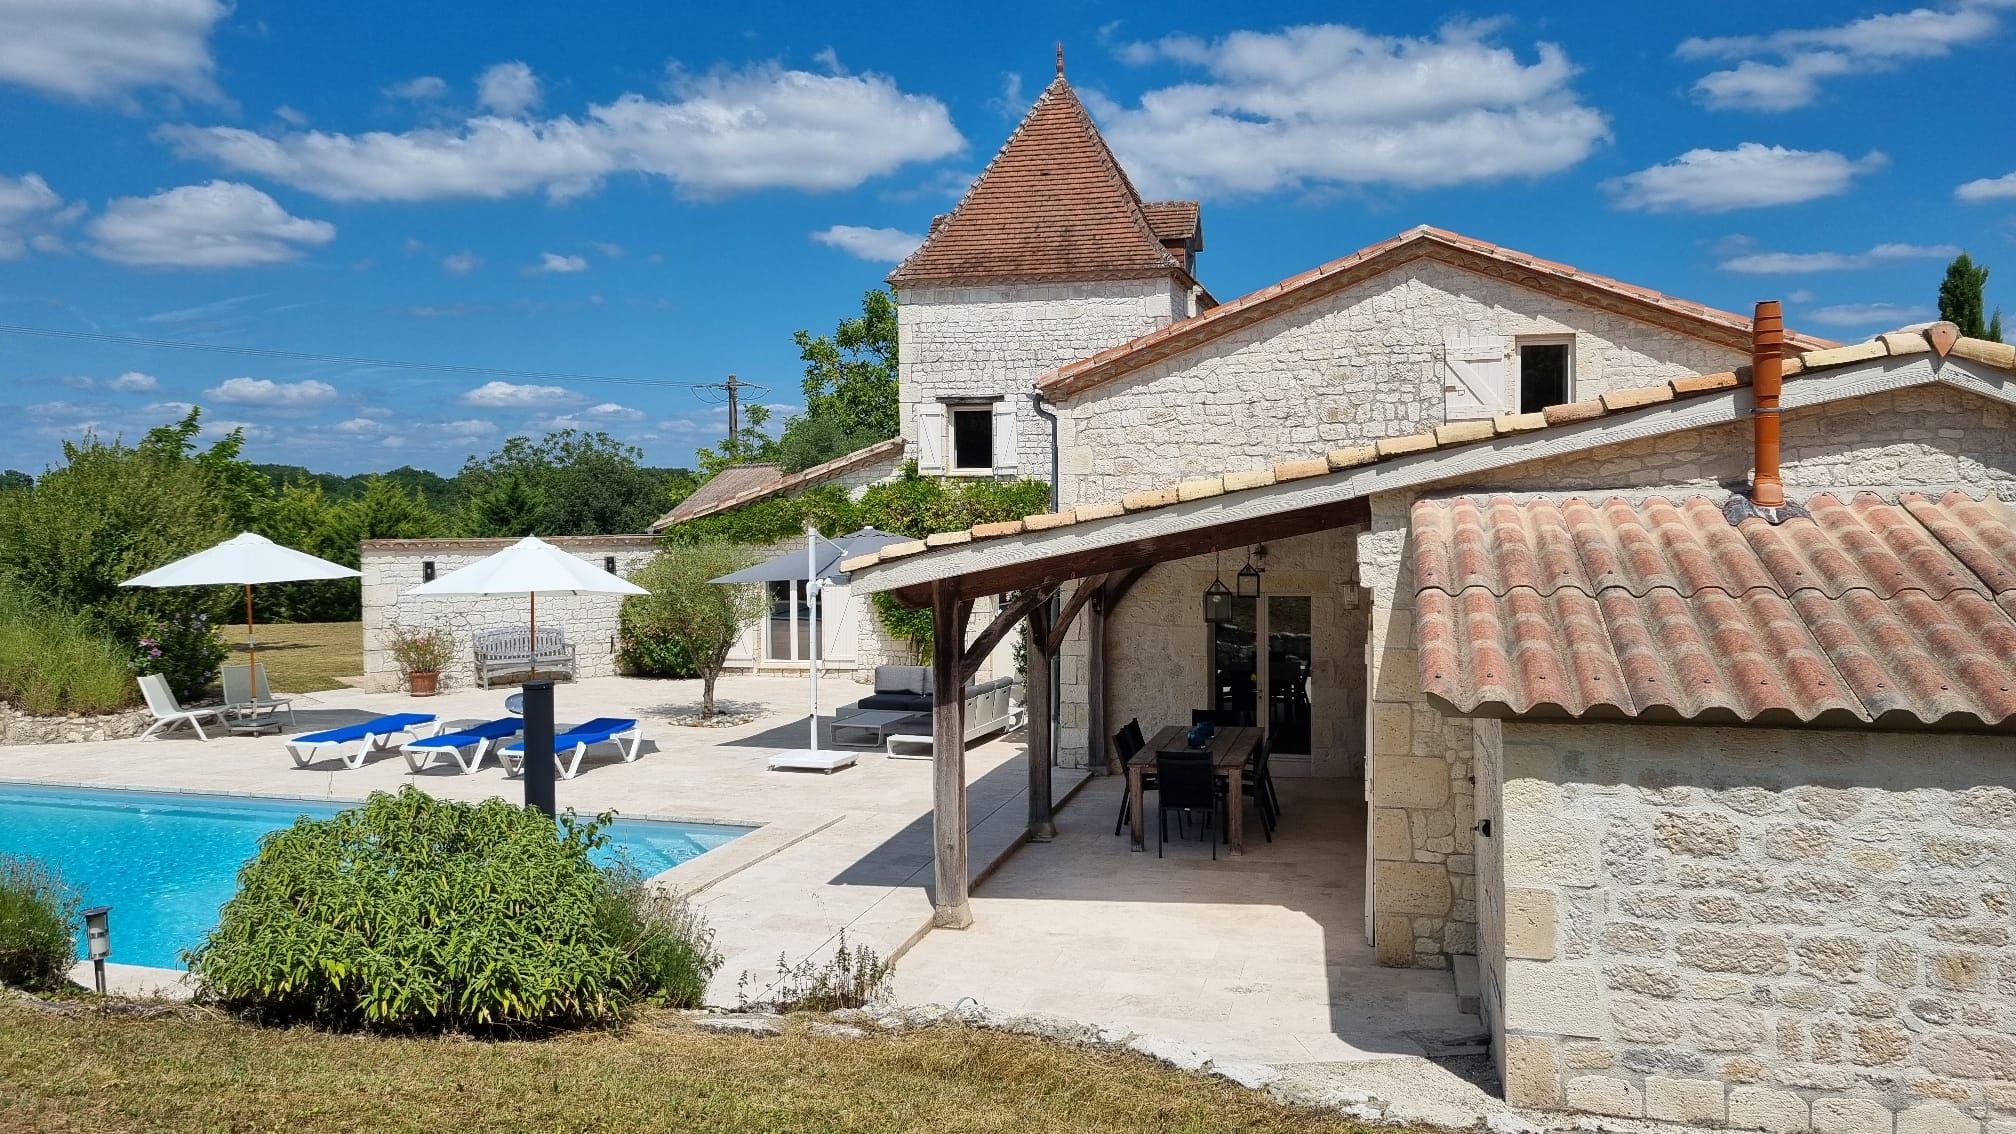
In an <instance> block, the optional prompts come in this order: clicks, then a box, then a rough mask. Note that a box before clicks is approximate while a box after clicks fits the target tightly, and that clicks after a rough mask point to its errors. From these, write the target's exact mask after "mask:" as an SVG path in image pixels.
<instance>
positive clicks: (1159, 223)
mask: <svg viewBox="0 0 2016 1134" xmlns="http://www.w3.org/2000/svg"><path fill="white" fill-rule="evenodd" d="M1141 211H1142V212H1143V213H1145V214H1147V217H1148V227H1149V228H1152V229H1154V230H1155V235H1156V236H1157V237H1159V238H1160V239H1162V240H1164V241H1172V240H1174V241H1182V242H1184V243H1186V244H1187V243H1189V242H1190V241H1191V240H1193V239H1194V240H1196V241H1197V245H1196V247H1197V251H1199V252H1202V251H1203V250H1204V241H1203V239H1202V237H1201V235H1200V233H1199V232H1198V225H1197V202H1195V201H1143V202H1142V203H1141Z"/></svg>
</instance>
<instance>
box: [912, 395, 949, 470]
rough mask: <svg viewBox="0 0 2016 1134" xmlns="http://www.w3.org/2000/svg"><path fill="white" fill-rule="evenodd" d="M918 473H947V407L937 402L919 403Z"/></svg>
mask: <svg viewBox="0 0 2016 1134" xmlns="http://www.w3.org/2000/svg"><path fill="white" fill-rule="evenodd" d="M917 471H918V472H920V473H929V474H931V475H932V476H942V475H943V474H944V472H945V407H944V406H942V405H939V404H938V403H937V402H918V403H917Z"/></svg>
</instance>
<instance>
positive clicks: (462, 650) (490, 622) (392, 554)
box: [362, 535, 657, 692]
mask: <svg viewBox="0 0 2016 1134" xmlns="http://www.w3.org/2000/svg"><path fill="white" fill-rule="evenodd" d="M515 542H516V541H515V540H509V539H428V540H420V539H387V540H366V541H365V542H364V545H363V567H362V570H363V572H364V579H363V589H364V681H365V688H367V689H371V690H374V691H378V692H384V691H388V690H396V689H399V688H400V687H401V681H400V677H399V670H398V667H397V666H395V665H394V664H393V662H392V655H391V653H390V651H388V650H387V649H386V648H385V642H384V633H385V631H386V630H387V629H388V628H390V627H392V626H394V625H405V626H419V625H423V624H434V625H438V626H440V627H441V628H443V629H445V630H447V631H448V632H449V633H451V634H452V635H454V637H455V661H454V664H453V666H452V667H451V668H450V669H448V670H446V671H444V672H443V673H442V675H441V680H442V682H443V684H444V687H447V688H456V687H461V686H466V685H469V684H472V683H474V681H475V672H476V670H475V664H474V662H473V660H472V658H473V652H474V648H475V634H476V631H478V630H487V629H490V628H493V627H498V626H523V625H524V624H525V621H526V609H527V603H526V600H525V596H523V595H495V596H481V595H426V596H419V597H416V596H412V595H407V594H405V593H404V592H405V591H407V590H409V589H411V588H413V587H417V586H419V585H420V583H421V581H422V577H421V572H422V567H421V565H422V563H424V562H425V561H428V560H432V561H433V563H434V572H435V576H436V577H437V578H438V577H440V576H442V575H446V574H447V573H448V572H450V571H454V570H457V569H458V568H462V567H467V566H468V565H469V564H471V563H474V562H476V561H477V560H479V559H482V558H483V557H484V556H486V555H490V554H493V553H495V552H498V551H502V550H503V549H504V548H506V547H509V546H510V545H511V544H513V543H515ZM547 542H548V543H552V544H555V545H557V546H559V547H562V548H564V549H566V550H567V551H570V552H572V553H573V554H575V555H578V556H580V557H581V558H582V559H584V560H586V561H587V562H589V563H591V564H593V565H594V566H595V567H596V568H597V569H598V570H599V569H600V568H601V567H602V565H603V558H604V557H605V556H610V555H613V556H615V557H616V571H617V573H618V574H621V575H628V574H629V573H630V572H632V571H635V570H636V569H637V568H639V567H642V566H643V565H644V564H645V562H646V561H648V560H649V559H650V558H651V555H652V553H653V552H654V551H655V550H656V549H657V540H656V539H654V538H653V537H651V536H642V535H620V536H555V537H551V538H549V539H548V540H547ZM622 606H623V600H622V598H621V596H618V595H582V596H579V597H573V598H569V597H563V596H557V595H549V596H544V597H542V598H540V600H539V624H540V625H541V626H562V627H565V628H566V631H567V640H568V641H570V642H572V643H574V653H575V664H576V669H575V675H576V676H577V677H605V676H608V675H609V674H612V673H615V672H616V654H615V648H616V621H617V616H618V614H619V612H620V611H621V610H622Z"/></svg>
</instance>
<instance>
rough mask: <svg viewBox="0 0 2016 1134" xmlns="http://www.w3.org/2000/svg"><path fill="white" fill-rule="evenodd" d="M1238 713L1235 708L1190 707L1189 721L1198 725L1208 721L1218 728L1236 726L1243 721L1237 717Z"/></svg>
mask: <svg viewBox="0 0 2016 1134" xmlns="http://www.w3.org/2000/svg"><path fill="white" fill-rule="evenodd" d="M1240 715H1241V714H1240V712H1239V710H1237V709H1192V710H1190V723H1191V724H1193V725H1200V724H1205V723H1207V722H1208V723H1210V724H1214V725H1217V726H1218V727H1219V728H1238V727H1239V726H1240V725H1242V724H1244V723H1245V722H1243V721H1241V720H1240V719H1239V718H1240Z"/></svg>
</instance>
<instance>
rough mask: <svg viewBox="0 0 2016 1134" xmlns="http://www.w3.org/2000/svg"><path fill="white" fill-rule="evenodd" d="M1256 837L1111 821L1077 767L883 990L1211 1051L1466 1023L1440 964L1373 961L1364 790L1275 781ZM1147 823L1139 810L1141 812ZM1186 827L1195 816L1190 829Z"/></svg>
mask: <svg viewBox="0 0 2016 1134" xmlns="http://www.w3.org/2000/svg"><path fill="white" fill-rule="evenodd" d="M1279 783H1280V787H1281V790H1282V795H1283V800H1282V807H1283V811H1284V814H1283V816H1282V825H1281V828H1280V830H1278V831H1277V832H1276V833H1275V841H1274V842H1272V843H1269V842H1267V841H1265V840H1264V839H1263V838H1261V837H1260V831H1259V824H1258V821H1257V820H1254V819H1252V818H1251V816H1250V815H1249V823H1248V829H1249V831H1250V832H1251V834H1250V836H1249V838H1248V840H1247V843H1246V851H1247V853H1246V854H1245V855H1244V856H1243V857H1240V858H1233V857H1230V856H1229V855H1227V854H1226V853H1224V850H1225V848H1223V847H1220V848H1219V851H1220V853H1219V856H1218V859H1217V861H1215V862H1214V861H1212V860H1211V857H1210V851H1209V848H1208V847H1206V846H1205V845H1204V844H1203V843H1202V842H1198V841H1194V840H1193V841H1189V842H1178V841H1173V836H1174V835H1175V830H1174V828H1173V826H1172V828H1171V836H1172V841H1171V842H1170V843H1169V844H1168V846H1167V847H1166V848H1165V851H1164V857H1162V858H1159V859H1158V858H1157V857H1156V856H1155V849H1154V847H1155V839H1154V833H1153V831H1152V830H1151V831H1150V833H1149V838H1148V850H1147V851H1146V852H1145V853H1133V852H1130V851H1129V850H1128V849H1127V840H1126V837H1125V836H1124V835H1123V836H1121V837H1119V838H1115V837H1114V836H1113V819H1114V816H1115V814H1116V813H1117V811H1118V808H1119V800H1120V796H1119V792H1120V784H1119V780H1118V778H1117V777H1104V778H1101V779H1097V780H1094V781H1092V782H1091V783H1090V784H1088V785H1087V786H1086V787H1085V788H1084V789H1083V790H1081V791H1080V792H1079V793H1078V795H1077V796H1076V797H1074V798H1073V799H1072V800H1071V802H1070V803H1069V804H1067V805H1066V806H1065V807H1063V808H1062V809H1061V810H1060V811H1059V813H1058V817H1057V825H1058V830H1059V834H1058V838H1057V840H1056V841H1055V842H1052V843H1048V844H1032V845H1029V846H1025V847H1024V848H1022V849H1021V850H1020V851H1018V852H1016V853H1015V855H1014V856H1013V857H1011V858H1009V859H1008V861H1007V862H1006V863H1004V864H1003V865H1002V866H1001V867H1000V868H999V869H998V870H997V871H996V872H995V873H994V874H993V875H992V876H991V877H989V878H988V879H987V880H985V881H984V882H982V883H981V884H980V886H979V887H978V888H977V889H975V891H974V893H973V922H974V923H973V926H972V928H970V929H966V930H963V931H958V932H953V931H937V932H933V933H932V934H930V935H929V936H927V937H925V938H924V939H923V940H922V941H920V942H918V943H917V945H916V947H915V948H913V949H911V950H910V952H909V954H907V955H906V956H905V957H904V958H903V963H902V965H901V966H899V968H898V970H897V980H896V985H897V994H898V998H899V999H901V1000H903V1001H905V1002H909V1003H928V1002H935V1003H941V1004H946V1005H953V1004H957V1003H959V1002H960V1001H961V1000H963V999H965V998H968V997H971V998H972V999H974V1000H977V1001H978V1002H980V1003H981V1004H983V1005H985V1006H987V1007H989V1008H993V1009H997V1010H1000V1011H1006V1012H1042V1013H1054V1014H1057V1015H1062V1016H1068V1017H1071V1018H1073V1019H1078V1020H1084V1021H1087V1022H1092V1023H1113V1024H1119V1025H1122V1026H1124V1027H1126V1028H1130V1029H1132V1030H1134V1031H1136V1032H1139V1033H1142V1034H1145V1035H1152V1036H1157V1037H1161V1038H1165V1039H1168V1040H1171V1041H1174V1042H1178V1043H1184V1044H1190V1045H1194V1046H1195V1047H1197V1048H1199V1049H1202V1050H1204V1051H1206V1052H1209V1053H1210V1054H1211V1055H1212V1056H1213V1057H1214V1058H1216V1059H1217V1060H1219V1061H1220V1062H1228V1061H1243V1062H1255V1063H1272V1064H1283V1063H1309V1062H1347V1061H1359V1060H1367V1059H1378V1058H1391V1057H1397V1056H1417V1057H1418V1056H1420V1055H1422V1054H1423V1047H1422V1044H1421V1040H1422V1039H1436V1038H1442V1037H1448V1036H1472V1035H1478V1034H1481V1032H1482V1028H1481V1026H1480V1024H1479V1023H1478V1020H1477V1017H1476V1016H1473V1015H1465V1014H1462V1013H1459V1012H1458V1011H1457V1010H1456V997H1455V988H1454V984H1453V982H1452V981H1451V979H1450V976H1449V974H1448V973H1447V972H1431V971H1427V970H1421V969H1382V968H1380V967H1379V966H1378V963H1377V960H1376V958H1375V957H1374V955H1373V952H1372V949H1371V947H1370V946H1368V945H1367V944H1366V943H1365V852H1364V846H1365V818H1364V816H1365V807H1364V804H1363V803H1362V802H1360V801H1358V800H1356V799H1355V798H1352V797H1351V795H1350V794H1349V793H1350V788H1351V787H1354V786H1355V785H1347V784H1346V782H1344V781H1339V780H1309V779H1302V780H1291V779H1282V780H1280V781H1279ZM1151 826H1152V824H1151ZM1193 834H1194V832H1193Z"/></svg>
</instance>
